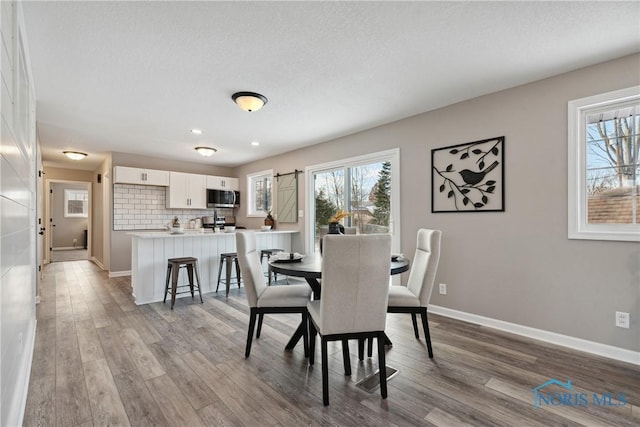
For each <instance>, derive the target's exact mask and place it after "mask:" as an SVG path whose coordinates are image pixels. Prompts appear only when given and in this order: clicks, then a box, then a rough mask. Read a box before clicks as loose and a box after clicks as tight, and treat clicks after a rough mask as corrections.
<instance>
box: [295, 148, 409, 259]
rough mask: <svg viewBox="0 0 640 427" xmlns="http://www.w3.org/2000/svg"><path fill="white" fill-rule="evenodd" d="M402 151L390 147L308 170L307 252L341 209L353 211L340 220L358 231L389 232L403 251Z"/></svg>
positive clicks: (395, 243) (313, 249)
mask: <svg viewBox="0 0 640 427" xmlns="http://www.w3.org/2000/svg"><path fill="white" fill-rule="evenodd" d="M398 163H399V151H398V150H397V149H396V150H389V151H384V152H380V153H373V154H368V155H364V156H360V157H356V158H351V159H345V160H340V161H338V162H331V163H326V164H322V165H315V166H309V167H308V168H307V170H306V182H307V190H306V194H312V195H313V197H307V212H309V215H307V224H306V227H307V235H308V236H311V238H310V239H309V240H308V248H307V251H308V252H313V251H318V250H319V246H320V244H319V241H320V238H321V236H322V235H323V234H324V233H325V232H326V231H327V229H328V223H329V218H330V217H331V216H332V215H334V214H335V213H336V212H337V211H338V210H344V211H347V212H349V213H350V216H348V217H346V218H344V219H343V220H342V221H341V223H342V225H343V226H345V227H350V230H348V231H347V232H355V233H357V234H375V233H390V234H392V235H393V243H392V245H393V250H394V251H395V252H398V251H399V250H400V240H399V236H400V233H399V232H398V231H399V228H398V227H399V224H398V221H394V220H393V218H399V214H398V212H399V211H398V209H399V205H400V203H399V202H400V201H399V188H400V186H399V178H398V177H399V168H398Z"/></svg>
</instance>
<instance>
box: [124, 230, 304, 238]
mask: <svg viewBox="0 0 640 427" xmlns="http://www.w3.org/2000/svg"><path fill="white" fill-rule="evenodd" d="M237 231H254V232H255V233H256V234H292V233H297V232H298V231H297V230H270V231H261V230H251V229H248V230H244V229H243V230H237ZM127 234H128V235H129V236H134V237H140V238H143V239H160V238H163V239H164V238H167V237H172V238H173V237H220V236H233V235H235V234H236V232H235V231H234V232H230V233H226V232H220V233H214V232H213V231H210V230H206V231H205V232H204V233H203V232H201V231H199V230H189V229H186V230H184V233H183V234H173V233H171V232H170V231H131V232H128V233H127Z"/></svg>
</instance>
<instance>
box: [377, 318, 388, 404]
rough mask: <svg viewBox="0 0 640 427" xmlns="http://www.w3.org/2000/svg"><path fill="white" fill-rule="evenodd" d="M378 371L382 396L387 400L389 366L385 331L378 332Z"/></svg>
mask: <svg viewBox="0 0 640 427" xmlns="http://www.w3.org/2000/svg"><path fill="white" fill-rule="evenodd" d="M377 339H378V369H379V371H380V394H381V395H382V398H383V399H386V398H387V365H386V363H387V362H386V358H385V353H384V331H380V332H378V337H377Z"/></svg>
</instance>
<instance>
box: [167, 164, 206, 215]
mask: <svg viewBox="0 0 640 427" xmlns="http://www.w3.org/2000/svg"><path fill="white" fill-rule="evenodd" d="M166 199H167V208H169V209H206V207H207V177H206V176H205V175H197V174H193V173H182V172H169V187H168V188H167V197H166Z"/></svg>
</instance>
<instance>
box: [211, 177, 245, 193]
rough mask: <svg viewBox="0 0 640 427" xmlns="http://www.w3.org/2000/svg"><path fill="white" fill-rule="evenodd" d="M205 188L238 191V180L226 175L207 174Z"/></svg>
mask: <svg viewBox="0 0 640 427" xmlns="http://www.w3.org/2000/svg"><path fill="white" fill-rule="evenodd" d="M207 188H208V189H211V190H233V191H240V180H239V179H238V178H229V177H226V176H211V175H207Z"/></svg>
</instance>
